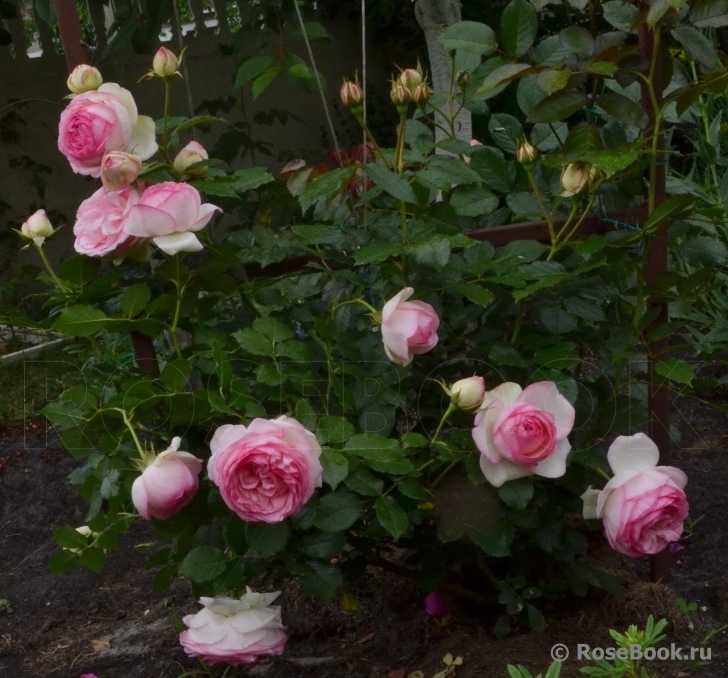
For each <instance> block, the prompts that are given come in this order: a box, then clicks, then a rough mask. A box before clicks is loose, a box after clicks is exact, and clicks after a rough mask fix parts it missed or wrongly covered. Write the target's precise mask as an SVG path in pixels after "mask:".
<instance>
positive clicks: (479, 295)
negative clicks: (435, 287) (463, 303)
mask: <svg viewBox="0 0 728 678" xmlns="http://www.w3.org/2000/svg"><path fill="white" fill-rule="evenodd" d="M455 289H456V290H457V291H458V292H459V293H460V294H462V295H463V296H464V297H466V298H467V299H469V300H470V301H472V302H473V303H474V304H478V306H482V307H483V308H488V307H489V306H491V304H492V303H493V302H494V301H495V295H494V294H493V292H491V291H490V290H489V289H487V288H485V287H482V286H481V285H478V284H477V283H462V284H460V285H458V286H457V287H456V288H455Z"/></svg>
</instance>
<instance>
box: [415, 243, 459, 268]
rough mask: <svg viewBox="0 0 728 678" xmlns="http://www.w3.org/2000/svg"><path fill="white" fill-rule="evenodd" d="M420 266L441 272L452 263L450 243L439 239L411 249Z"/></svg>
mask: <svg viewBox="0 0 728 678" xmlns="http://www.w3.org/2000/svg"><path fill="white" fill-rule="evenodd" d="M410 249H411V251H412V253H413V254H414V255H415V259H416V260H417V263H418V264H422V265H423V266H431V267H432V268H435V269H438V270H441V269H442V268H443V267H444V266H447V262H448V261H450V241H449V240H448V239H447V238H437V239H434V240H431V241H429V242H424V243H420V244H418V245H414V246H413V247H411V248H410Z"/></svg>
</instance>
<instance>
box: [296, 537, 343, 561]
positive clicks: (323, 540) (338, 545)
mask: <svg viewBox="0 0 728 678" xmlns="http://www.w3.org/2000/svg"><path fill="white" fill-rule="evenodd" d="M345 546H346V532H316V533H314V534H307V535H306V536H305V537H304V546H303V552H304V553H305V554H306V555H307V556H310V557H311V558H333V557H334V556H337V555H339V553H341V552H342V551H343V550H344V547H345Z"/></svg>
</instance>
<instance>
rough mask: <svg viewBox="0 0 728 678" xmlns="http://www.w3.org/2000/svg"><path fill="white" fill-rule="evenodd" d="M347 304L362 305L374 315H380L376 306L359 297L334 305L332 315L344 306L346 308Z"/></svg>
mask: <svg viewBox="0 0 728 678" xmlns="http://www.w3.org/2000/svg"><path fill="white" fill-rule="evenodd" d="M347 304H361V305H362V306H366V307H367V308H368V309H369V310H370V311H371V312H372V313H379V311H377V309H376V308H374V306H372V305H371V304H368V303H367V302H366V301H364V299H360V298H359V297H357V298H356V299H347V300H346V301H340V302H339V303H338V304H334V305H333V306H332V307H331V315H333V314H334V313H336V311H337V310H338V309H339V308H341V307H342V306H346V305H347Z"/></svg>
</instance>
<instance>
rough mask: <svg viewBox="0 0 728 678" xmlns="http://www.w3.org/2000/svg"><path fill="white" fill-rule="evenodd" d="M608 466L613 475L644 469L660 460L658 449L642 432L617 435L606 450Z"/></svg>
mask: <svg viewBox="0 0 728 678" xmlns="http://www.w3.org/2000/svg"><path fill="white" fill-rule="evenodd" d="M607 459H609V466H610V467H611V469H612V472H613V473H614V475H615V476H616V475H620V474H622V473H626V472H628V471H644V470H646V469H648V468H653V467H654V466H656V465H657V464H658V462H659V461H660V450H659V449H658V447H657V445H655V443H654V442H653V441H652V440H651V439H650V438H649V437H648V436H646V435H645V434H644V433H635V434H634V435H632V436H618V437H617V438H616V440H615V441H614V442H613V443H612V444H611V445H610V446H609V451H608V452H607Z"/></svg>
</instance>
